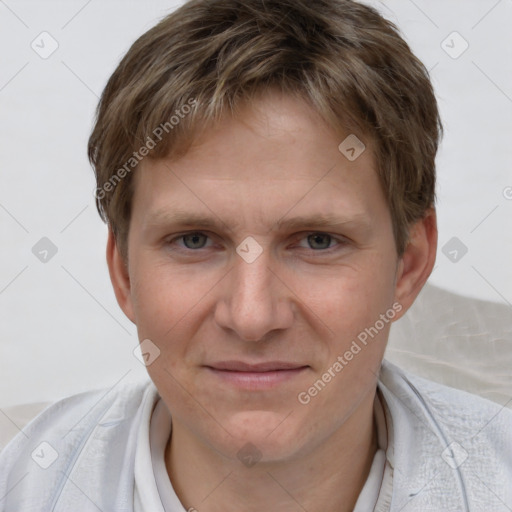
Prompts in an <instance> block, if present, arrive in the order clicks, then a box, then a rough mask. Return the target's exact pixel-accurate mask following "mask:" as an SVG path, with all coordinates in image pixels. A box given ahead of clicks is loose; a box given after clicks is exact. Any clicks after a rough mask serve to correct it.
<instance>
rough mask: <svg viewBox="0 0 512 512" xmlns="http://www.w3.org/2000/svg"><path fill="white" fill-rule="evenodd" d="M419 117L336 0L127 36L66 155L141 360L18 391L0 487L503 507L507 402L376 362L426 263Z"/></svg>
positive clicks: (82, 496) (81, 504)
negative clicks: (36, 391)
mask: <svg viewBox="0 0 512 512" xmlns="http://www.w3.org/2000/svg"><path fill="white" fill-rule="evenodd" d="M440 132H441V123H440V120H439V115H438V111H437V106H436V100H435V97H434V94H433V91H432V87H431V84H430V82H429V79H428V74H427V73H426V71H425V69H424V67H423V65H422V64H421V63H420V62H419V61H418V60H417V59H416V58H415V57H414V56H413V55H412V53H411V52H410V49H409V48H408V46H407V44H406V43H405V42H404V41H403V40H402V39H401V37H400V36H399V34H398V32H397V30H396V29H395V27H394V26H393V25H392V24H391V23H389V22H388V21H386V20H384V19H383V18H382V17H381V16H380V15H379V14H378V13H377V12H376V11H374V10H373V9H371V8H369V7H366V6H364V5H362V4H359V3H356V2H353V1H348V0H329V1H328V0H313V1H312V0H279V1H277V0H267V1H263V0H245V1H243V2H241V1H237V0H218V1H214V0H210V1H208V0H193V1H190V2H188V3H186V4H185V5H184V6H183V7H181V8H180V9H178V10H177V11H175V12H174V13H172V14H171V15H170V16H168V17H167V18H165V19H164V20H162V21H161V22H160V23H159V24H158V25H157V26H156V27H154V28H153V29H151V30H150V31H149V32H147V33H146V34H144V35H143V36H142V37H141V38H139V39H138V40H137V41H136V42H135V43H134V45H133V46H132V47H131V48H130V50H129V51H128V53H127V55H126V56H125V57H124V58H123V60H122V61H121V63H120V64H119V66H118V68H117V69H116V71H115V72H114V74H113V75H112V77H111V78H110V80H109V82H108V84H107V86H106V89H105V91H104V93H103V96H102V99H101V102H100V105H99V108H98V116H97V120H96V124H95V127H94V130H93V133H92V135H91V138H90V141H89V156H90V159H91V162H92V164H93V166H94V169H95V172H96V177H97V184H98V185H97V186H98V188H97V191H96V197H97V206H98V209H99V212H100V214H101V215H102V217H103V219H104V220H106V221H107V222H108V225H109V238H108V246H107V262H108V266H109V271H110V276H111V280H112V284H113V287H114V291H115V294H116V297H117V300H118V302H119V305H120V307H121V308H122V310H123V311H124V313H125V314H126V315H127V317H128V318H129V319H130V320H132V321H133V322H134V323H135V324H136V325H137V330H138V334H139V339H140V341H141V349H142V353H143V356H144V359H145V362H146V364H147V367H148V372H149V376H150V377H151V382H148V384H147V385H142V386H125V387H122V386H119V387H115V388H114V389H112V390H109V391H104V392H90V393H85V394H82V395H78V396H74V397H71V398H68V399H66V400H64V401H61V402H59V403H57V404H56V405H54V406H52V407H50V408H49V409H47V410H46V411H45V412H43V414H42V415H40V416H39V417H38V418H37V419H36V420H35V421H34V422H32V423H31V425H30V426H29V427H28V428H27V429H26V430H25V433H24V434H20V435H19V436H18V437H17V438H16V439H15V440H14V441H13V442H12V443H11V444H10V445H9V446H8V447H7V448H6V449H5V451H4V452H3V454H2V455H1V457H0V468H1V474H0V497H2V499H1V501H0V504H1V505H0V507H1V508H0V510H4V511H10V510H23V511H28V510H55V511H70V510H103V511H132V510H135V511H163V510H166V511H173V512H177V511H180V512H182V511H184V510H189V511H190V510H197V511H200V512H214V511H215V512H217V511H220V510H223V511H240V510H242V511H248V512H255V511H260V510H271V511H274V510H275V511H280V512H281V511H285V512H288V511H290V512H291V511H298V510H307V511H308V512H318V511H324V512H325V511H329V512H330V511H332V512H334V511H336V512H339V511H352V510H356V511H358V512H360V511H369V510H376V511H388V510H391V511H398V510H418V511H419V510H421V511H427V510H431V511H434V510H435V511H439V510H443V511H449V510H450V511H460V510H493V511H498V510H507V509H509V510H510V508H511V507H512V494H511V489H510V485H509V483H510V481H511V478H512V469H511V459H512V457H511V453H512V439H511V436H510V428H511V426H512V418H511V413H510V411H508V410H506V409H505V410H504V409H502V408H501V407H499V406H498V405H496V404H493V403H491V402H488V401H486V400H483V399H480V398H477V397H475V396H472V395H470V394H467V393H464V392H461V391H456V390H453V389H450V388H447V387H444V386H441V385H438V384H434V383H433V382H430V381H427V380H424V379H420V378H418V377H415V376H413V375H410V374H407V373H404V372H403V371H401V370H400V369H399V368H397V367H395V366H393V365H391V364H389V363H387V362H386V361H384V362H383V356H384V350H385V347H386V342H387V339H388V335H389V330H390V327H391V324H392V322H393V321H394V320H396V319H398V318H400V317H401V316H402V315H403V314H404V313H405V312H406V311H407V309H408V308H409V307H410V306H411V304H412V303H413V301H414V300H415V298H416V296H417V295H418V293H419V291H420V290H421V288H422V287H423V285H424V283H425V282H426V280H427V278H428V276H429V275H430V273H431V271H432V268H433V265H434V260H435V254H436V245H437V228H436V215H435V206H434V203H435V155H436V151H437V146H438V140H439V135H440ZM41 443H43V444H41ZM48 453H51V454H52V457H47V454H48ZM41 454H42V455H41ZM38 456H39V457H42V458H45V460H47V461H48V463H47V464H43V466H46V467H41V465H40V464H39V465H36V464H35V463H34V461H35V460H36V459H37V457H38ZM50 461H51V462H50Z"/></svg>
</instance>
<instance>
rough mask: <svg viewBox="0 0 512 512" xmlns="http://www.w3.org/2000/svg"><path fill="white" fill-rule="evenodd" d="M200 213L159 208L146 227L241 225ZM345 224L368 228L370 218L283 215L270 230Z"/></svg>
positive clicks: (150, 216) (359, 215) (354, 215)
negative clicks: (227, 222) (230, 223)
mask: <svg viewBox="0 0 512 512" xmlns="http://www.w3.org/2000/svg"><path fill="white" fill-rule="evenodd" d="M212 215H213V216H208V215H203V214H198V213H194V212H187V211H181V210H178V211H172V212H171V211H165V210H159V211H156V212H154V213H150V214H149V216H148V218H147V221H146V222H145V228H146V229H152V228H156V227H160V226H166V227H170V226H180V227H183V228H185V227H196V228H198V227H201V228H212V229H225V230H228V231H231V230H232V229H234V228H236V227H238V226H239V224H237V223H234V224H233V225H232V226H228V225H227V224H226V223H225V222H223V221H222V220H221V219H220V218H219V217H217V216H215V214H212ZM343 226H351V227H361V228H366V229H368V228H369V227H370V219H369V218H368V216H367V215H365V214H363V213H361V212H359V213H355V214H351V215H350V216H345V217H342V216H339V215H335V214H322V213H317V214H312V215H299V216H295V217H290V218H286V216H285V217H283V218H281V219H279V220H278V221H276V222H274V223H273V225H272V227H271V228H270V229H269V232H270V231H278V230H285V229H297V228H305V227H308V228H311V229H317V228H337V227H343Z"/></svg>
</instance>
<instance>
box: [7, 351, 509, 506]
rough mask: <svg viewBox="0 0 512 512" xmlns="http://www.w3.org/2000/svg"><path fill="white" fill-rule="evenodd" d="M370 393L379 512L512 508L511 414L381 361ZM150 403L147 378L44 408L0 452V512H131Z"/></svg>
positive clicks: (154, 397) (154, 393) (155, 397)
mask: <svg viewBox="0 0 512 512" xmlns="http://www.w3.org/2000/svg"><path fill="white" fill-rule="evenodd" d="M378 387H379V389H380V390H381V392H382V396H383V397H384V399H385V409H386V416H387V423H388V439H389V441H390V442H389V444H388V449H387V451H386V459H387V460H386V467H387V469H386V471H387V474H388V475H389V474H391V475H392V492H391V496H390V499H389V500H387V502H388V503H387V504H386V506H385V507H383V506H382V505H380V506H379V508H378V509H377V511H378V512H384V511H385V510H390V511H392V512H398V511H402V512H411V511H421V512H430V511H431V512H434V511H435V512H449V511H453V512H455V511H457V512H465V511H471V512H479V511H485V512H502V511H503V512H506V511H508V512H510V511H512V411H511V410H509V409H507V408H505V407H501V406H500V405H498V404H495V403H493V402H490V401H488V400H484V399H483V398H480V397H477V396H474V395H471V394H469V393H466V392H463V391H459V390H455V389H452V388H449V387H446V386H442V385H440V384H437V383H434V382H431V381H429V380H426V379H423V378H420V377H417V376H415V375H412V374H410V373H407V372H404V371H403V370H401V369H399V368H398V367H396V366H395V365H393V364H391V363H390V362H388V361H386V360H384V361H383V363H382V367H381V373H380V378H379V381H378ZM158 399H159V395H158V392H157V390H156V388H155V387H154V385H153V383H152V382H151V381H148V382H147V383H141V384H130V385H125V386H124V387H121V386H120V387H119V389H118V388H114V389H113V390H110V391H107V390H103V391H91V392H87V393H82V394H79V395H75V396H72V397H70V398H66V399H64V400H62V401H59V402H57V403H56V404H54V405H52V406H50V407H49V408H47V409H46V410H45V411H43V413H41V414H40V415H39V416H38V417H37V418H35V419H34V420H33V421H32V422H31V423H30V424H29V425H28V426H27V427H26V428H25V429H24V430H23V432H20V433H19V434H18V435H17V436H16V437H15V438H14V439H13V440H12V441H11V442H10V443H9V444H8V445H7V446H6V448H5V449H4V450H3V451H2V453H1V454H0V512H36V511H37V512H43V511H55V512H79V511H80V512H84V511H95V512H97V511H98V510H100V511H103V512H134V510H137V509H138V508H139V507H137V506H134V502H135V503H136V502H138V501H139V500H140V499H141V495H140V493H139V490H138V489H137V488H136V483H135V481H136V477H135V459H136V456H137V453H139V456H140V447H139V446H138V445H139V444H140V439H141V433H142V434H143V435H144V436H146V437H147V431H148V426H149V421H150V418H151V412H152V410H153V407H154V404H155V403H156V402H157V401H158ZM44 466H47V468H46V469H44ZM380 503H381V504H382V501H381V500H380ZM147 510H154V512H158V511H160V510H163V509H162V508H161V504H160V505H159V506H158V503H155V508H154V509H152V508H151V507H148V508H147ZM184 510H185V509H184V508H183V507H181V506H180V504H179V503H177V504H176V507H175V510H172V511H168V512H183V511H184ZM242 512H243V511H242Z"/></svg>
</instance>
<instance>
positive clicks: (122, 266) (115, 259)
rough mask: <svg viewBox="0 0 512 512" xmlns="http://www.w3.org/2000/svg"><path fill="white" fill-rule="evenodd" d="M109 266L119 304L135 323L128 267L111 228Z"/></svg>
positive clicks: (108, 249) (108, 243)
mask: <svg viewBox="0 0 512 512" xmlns="http://www.w3.org/2000/svg"><path fill="white" fill-rule="evenodd" d="M107 265H108V271H109V274H110V281H111V282H112V286H113V288H114V293H115V295H116V299H117V303H118V304H119V306H120V307H121V309H122V310H123V312H124V314H125V315H126V316H127V317H128V318H129V319H130V320H131V321H132V322H133V323H135V315H134V314H133V304H132V296H131V285H130V276H129V273H128V267H127V265H126V263H125V261H124V260H123V257H122V256H121V253H120V252H119V248H118V246H117V242H116V239H115V236H114V233H113V232H112V230H111V229H110V228H109V229H108V240H107Z"/></svg>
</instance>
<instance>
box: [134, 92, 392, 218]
mask: <svg viewBox="0 0 512 512" xmlns="http://www.w3.org/2000/svg"><path fill="white" fill-rule="evenodd" d="M344 141H345V142H344ZM362 144H364V145H365V147H364V146H362ZM354 156H355V157H356V158H354ZM134 178H135V197H134V210H137V212H138V213H142V214H143V215H144V216H145V217H148V216H151V217H153V218H154V217H155V216H156V217H163V216H165V213H166V211H172V210H180V211H181V212H185V210H186V207H187V206H188V207H190V206H192V208H196V207H197V208H199V209H200V210H204V212H205V213H208V205H209V204H211V205H212V209H213V213H215V209H217V208H219V207H221V209H222V210H223V211H224V212H225V213H230V214H231V215H232V219H231V220H232V221H233V222H235V221H240V222H242V221H243V219H244V215H246V214H247V213H248V211H249V209H251V208H252V211H253V212H256V211H257V213H258V215H259V216H260V217H261V216H263V215H264V213H265V211H266V212H268V213H269V214H272V215H273V216H274V217H276V216H277V218H281V217H283V216H284V215H286V214H287V212H286V210H287V209H288V210H291V208H293V209H294V214H297V215H301V214H304V213H306V212H307V211H309V210H311V208H313V209H315V210H316V213H318V214H321V215H324V216H329V215H332V214H333V213H334V212H335V211H339V210H340V208H341V209H343V210H344V211H345V213H346V214H347V216H352V217H358V218H360V219H361V218H362V217H364V216H365V215H366V216H368V215H369V216H371V215H372V214H374V215H376V214H378V208H377V206H379V202H380V203H382V201H384V197H383V194H382V191H381V187H380V183H379V180H378V177H377V173H376V170H375V161H374V157H373V154H372V145H371V142H370V141H369V140H364V141H362V140H361V139H360V138H359V137H356V136H355V135H354V134H350V133H346V132H345V133H341V132H340V133H338V132H336V131H334V130H333V129H332V128H330V127H329V126H328V125H327V123H325V121H323V119H322V118H321V117H320V116H319V115H318V114H317V113H316V112H315V111H314V110H313V109H312V108H311V107H310V106H309V105H308V104H307V103H306V102H305V101H301V100H299V99H296V98H292V97H288V96H284V95H280V94H273V95H267V96H265V97H263V98H261V99H260V100H259V101H258V102H257V103H255V104H251V105H247V106H245V108H243V109H242V110H241V111H239V112H238V113H237V115H236V116H235V117H232V116H225V117H224V118H223V119H222V120H221V121H220V122H219V123H218V124H217V125H216V126H214V127H212V128H211V129H208V130H204V131H203V132H202V134H201V136H200V137H198V138H197V139H196V140H194V142H193V144H192V145H191V146H190V148H189V150H188V151H187V153H186V154H185V155H184V156H181V157H180V158H179V159H172V158H167V159H161V160H149V159H146V160H144V161H143V162H141V164H140V168H139V169H138V170H137V171H136V173H135V176H134ZM384 202H385V201H384ZM137 204H139V206H141V208H137ZM230 205H232V206H233V209H232V211H231V212H229V211H228V210H229V207H230ZM142 206H143V208H142ZM380 206H382V205H380ZM274 220H275V219H274Z"/></svg>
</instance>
